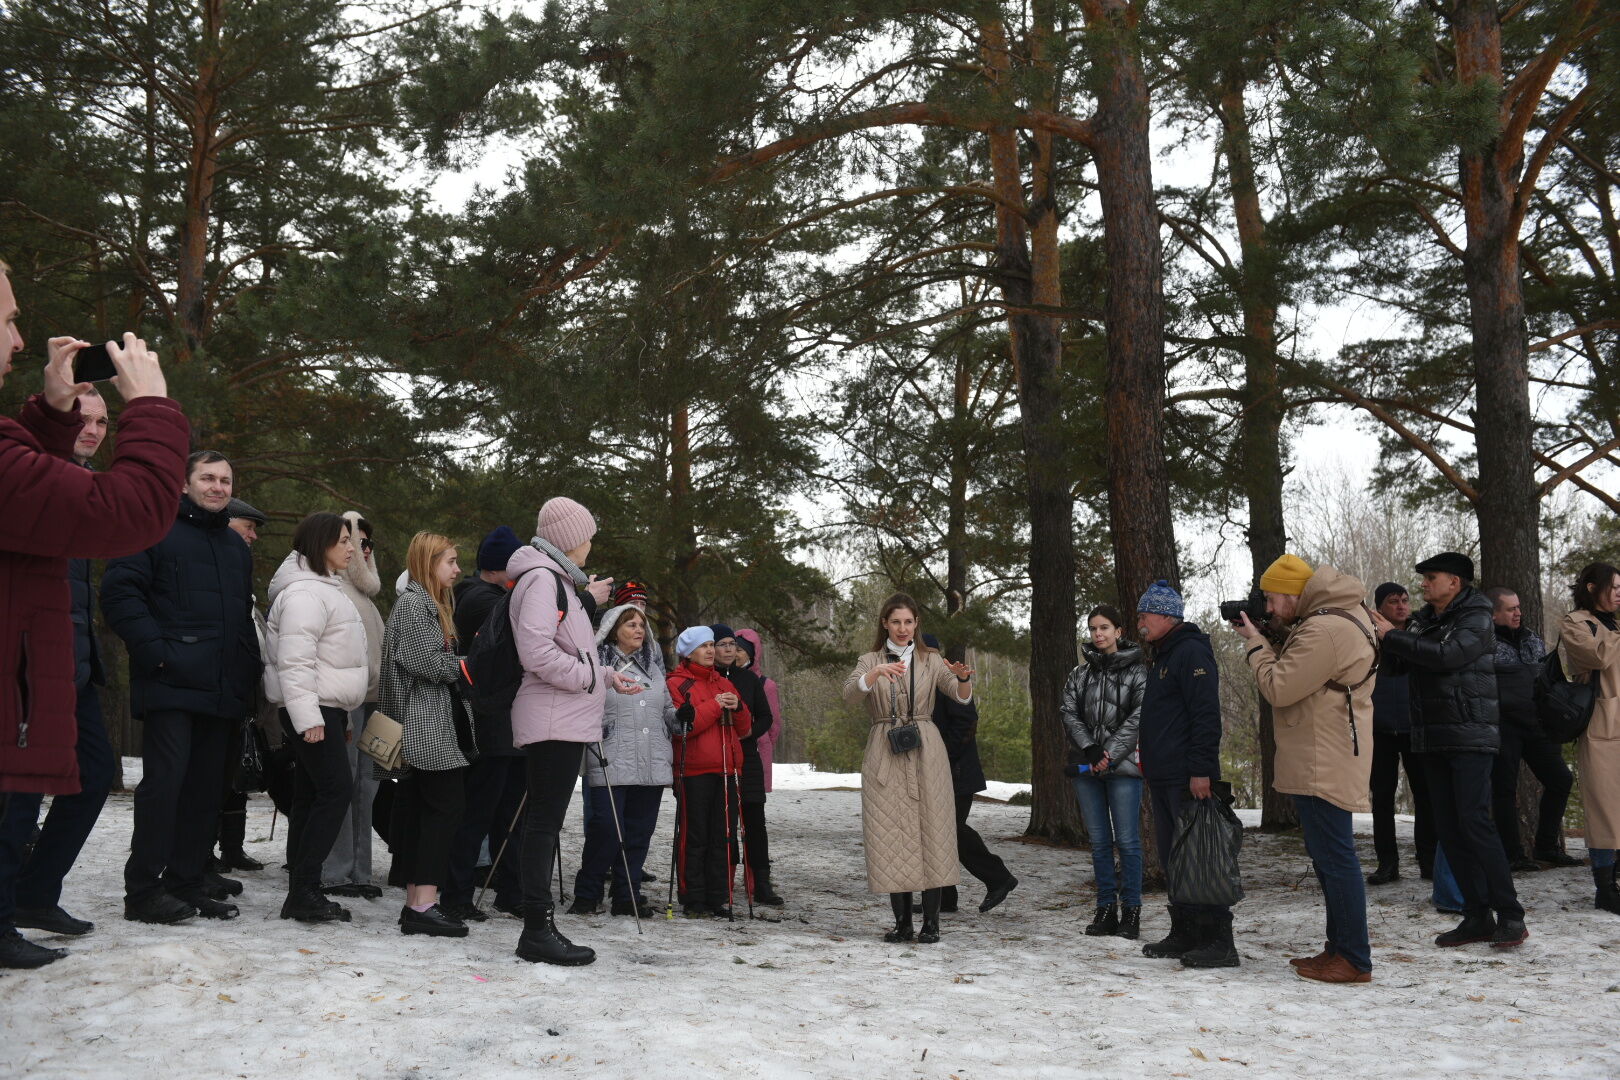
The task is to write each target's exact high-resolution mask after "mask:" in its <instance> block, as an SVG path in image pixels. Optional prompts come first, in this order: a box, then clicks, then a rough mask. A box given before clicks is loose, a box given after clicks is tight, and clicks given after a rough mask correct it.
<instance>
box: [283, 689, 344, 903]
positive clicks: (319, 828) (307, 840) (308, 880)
mask: <svg viewBox="0 0 1620 1080" xmlns="http://www.w3.org/2000/svg"><path fill="white" fill-rule="evenodd" d="M321 719H322V720H324V721H326V736H325V737H324V738H322V739H321V741H320V742H314V743H312V742H307V741H305V739H304V737H303V736H302V735H300V734H298V733H297V732H296V731H294V730H293V726H292V720H291V719H290V718H289V717H288V716H287V710H286V709H282V710H281V728H282V731H283V732H285V734H286V736H287V741H288V743H289V744H290V745H291V746H292V748H293V754H294V755H295V756H296V757H297V759H298V765H297V767H296V768H295V769H294V770H293V798H292V812H291V813H290V814H289V815H288V817H287V886H288V889H289V891H292V892H296V891H298V890H300V889H319V888H320V887H321V864H322V863H324V862H325V861H326V856H327V855H329V854H331V851H332V844H333V843H335V842H336V840H337V837H338V833H339V832H340V831H341V830H342V828H343V815H344V814H345V813H346V812H347V811H348V809H349V799H350V798H351V797H352V795H353V791H354V776H353V775H352V774H351V773H350V772H349V753H348V747H347V746H346V745H345V744H344V735H345V734H347V732H348V729H349V714H348V713H347V712H345V711H344V710H342V709H329V708H327V707H326V706H325V705H322V706H321Z"/></svg>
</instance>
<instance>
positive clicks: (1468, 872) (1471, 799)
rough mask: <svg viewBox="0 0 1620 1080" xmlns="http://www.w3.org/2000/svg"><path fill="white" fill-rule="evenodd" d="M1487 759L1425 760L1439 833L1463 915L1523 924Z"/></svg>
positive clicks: (1486, 756) (1471, 755) (1490, 762)
mask: <svg viewBox="0 0 1620 1080" xmlns="http://www.w3.org/2000/svg"><path fill="white" fill-rule="evenodd" d="M1494 764H1495V755H1493V754H1488V753H1454V754H1424V755H1423V767H1424V768H1425V769H1426V770H1427V771H1428V774H1429V796H1430V799H1431V800H1432V802H1433V805H1434V828H1435V832H1436V833H1438V834H1439V837H1440V845H1441V846H1442V847H1443V848H1445V852H1446V862H1447V863H1448V864H1449V865H1450V866H1451V872H1452V874H1453V875H1454V876H1455V877H1456V878H1457V887H1458V888H1459V889H1460V890H1462V895H1463V911H1464V912H1465V913H1467V914H1469V915H1482V914H1485V913H1486V912H1490V911H1494V912H1496V914H1497V916H1498V917H1500V918H1504V919H1522V918H1524V908H1522V907H1520V906H1519V898H1518V895H1517V894H1516V893H1515V892H1514V889H1513V875H1512V874H1511V873H1509V871H1508V860H1507V854H1506V853H1505V852H1504V851H1503V850H1502V839H1501V837H1499V836H1497V835H1496V824H1495V822H1493V821H1492V820H1491V767H1492V765H1494Z"/></svg>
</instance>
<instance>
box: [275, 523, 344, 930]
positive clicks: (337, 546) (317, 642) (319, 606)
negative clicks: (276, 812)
mask: <svg viewBox="0 0 1620 1080" xmlns="http://www.w3.org/2000/svg"><path fill="white" fill-rule="evenodd" d="M292 539H293V549H292V551H290V552H288V553H287V558H286V559H285V560H284V561H283V562H282V564H281V567H280V569H278V570H277V571H276V574H275V577H274V578H272V579H271V581H270V612H269V614H268V615H267V616H266V618H265V626H266V631H265V666H264V690H265V696H266V697H268V698H269V699H270V701H271V702H273V703H275V704H277V705H280V706H281V713H280V718H281V726H282V732H283V734H284V735H285V736H286V738H287V740H288V743H289V745H290V746H292V748H293V754H294V756H295V757H296V759H297V767H296V769H295V770H294V779H293V800H292V812H291V813H290V814H289V815H288V828H287V875H288V876H287V900H286V902H285V903H284V904H282V906H281V917H282V918H283V919H297V920H299V921H300V922H333V921H341V922H347V921H348V920H349V913H348V912H347V911H346V910H344V909H343V907H342V906H341V905H339V904H337V903H336V902H334V901H332V900H328V899H326V897H324V896H322V895H321V863H322V861H323V860H325V858H326V856H327V854H328V853H329V852H330V851H331V850H332V844H333V842H334V841H335V840H336V839H337V835H338V830H339V829H340V828H341V827H342V825H343V814H344V811H345V810H346V809H347V808H348V805H349V796H350V793H351V792H352V790H353V778H352V776H351V774H350V772H349V759H348V755H347V753H346V751H345V746H344V744H345V739H344V736H345V734H346V733H347V730H348V724H349V711H350V710H351V709H354V708H356V707H357V706H359V705H360V703H361V702H363V701H364V700H365V697H366V683H367V680H368V673H369V665H368V663H367V661H366V657H367V655H368V650H367V647H366V630H365V626H364V624H363V623H361V621H360V613H359V611H357V610H356V609H355V606H354V605H353V604H352V603H350V602H349V598H348V597H347V596H346V595H344V592H343V587H342V585H341V584H340V581H339V577H338V575H340V574H341V573H342V572H343V571H344V570H345V569H347V568H348V565H349V562H350V560H352V559H353V558H354V537H353V534H352V533H351V532H350V531H349V523H348V522H346V521H344V520H343V519H342V518H341V517H339V516H338V515H336V514H327V513H319V514H311V515H309V516H308V517H306V518H305V519H304V520H303V521H301V522H299V523H298V528H297V529H295V530H293V538H292Z"/></svg>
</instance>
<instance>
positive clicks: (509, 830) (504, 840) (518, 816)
mask: <svg viewBox="0 0 1620 1080" xmlns="http://www.w3.org/2000/svg"><path fill="white" fill-rule="evenodd" d="M527 805H529V793H528V792H527V791H525V792H524V793H523V798H521V799H519V800H518V808H517V813H515V814H513V815H512V824H510V825H508V826H507V827H506V835H505V836H503V837H501V850H499V851H497V852H496V853H495V859H494V861H493V862H491V863H490V864H489V873H488V874H486V875H485V876H484V887H483V888H482V889H479V890H478V899H477V900H475V901H473V907H483V906H484V894H485V893H487V892H489V883H490V882H492V881H494V880H495V868H496V867H497V866H499V865H501V856H502V855H505V854H506V845H507V844H510V843H511V842H512V834H513V833H515V832H517V827H518V822H520V821H522V820H523V808H524V807H525V806H527Z"/></svg>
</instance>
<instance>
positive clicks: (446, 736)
mask: <svg viewBox="0 0 1620 1080" xmlns="http://www.w3.org/2000/svg"><path fill="white" fill-rule="evenodd" d="M460 673H461V658H460V657H458V656H456V654H455V652H454V651H453V650H452V649H451V648H450V646H448V645H447V644H445V640H444V634H443V632H442V631H441V630H440V629H439V613H438V609H437V608H435V607H434V605H433V598H432V597H430V596H429V595H428V594H427V590H426V589H424V588H422V586H421V585H419V584H417V583H416V582H414V581H412V582H411V583H410V584H408V585H407V586H406V587H405V591H404V592H402V593H400V594H399V600H398V602H396V603H395V604H394V610H393V611H392V612H391V613H390V614H389V616H388V626H387V628H386V629H385V630H384V632H383V646H382V675H381V686H380V691H381V692H380V695H379V696H380V698H381V700H380V701H379V702H378V705H379V707H380V708H381V709H382V711H383V712H385V713H387V714H388V715H389V716H391V717H393V718H394V719H395V720H398V721H399V722H400V724H401V725H402V726H403V727H404V729H405V754H404V756H405V764H406V765H408V766H410V767H411V768H413V769H424V770H426V771H428V772H443V771H444V770H446V769H459V768H461V767H463V766H465V765H468V764H470V762H469V761H468V760H467V755H466V754H464V753H463V752H462V748H461V746H460V744H459V743H458V741H457V739H456V723H455V712H454V709H455V703H454V701H453V699H452V695H453V694H454V692H455V691H454V690H453V689H452V687H454V685H455V683H456V679H457V676H459V675H460ZM379 772H380V770H379Z"/></svg>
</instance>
